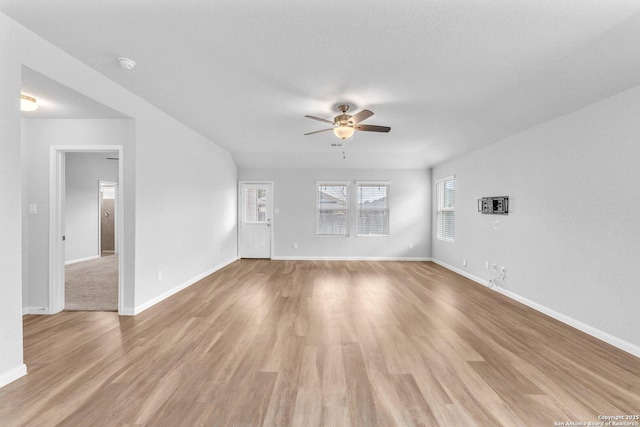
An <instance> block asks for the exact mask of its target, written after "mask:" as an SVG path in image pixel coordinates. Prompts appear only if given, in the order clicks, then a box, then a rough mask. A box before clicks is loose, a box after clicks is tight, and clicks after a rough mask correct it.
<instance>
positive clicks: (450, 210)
mask: <svg viewBox="0 0 640 427" xmlns="http://www.w3.org/2000/svg"><path fill="white" fill-rule="evenodd" d="M455 179H456V176H455V175H449V176H445V177H443V178H438V179H437V180H436V192H435V193H436V238H437V239H438V240H441V241H443V242H455V237H454V238H453V239H452V238H448V237H441V236H440V233H439V232H438V228H439V226H438V225H439V224H438V222H439V218H438V217H439V213H440V212H455V211H456V208H455V206H454V207H453V208H444V207H443V208H442V209H440V203H439V202H440V200H438V186H439V185H440V183H441V182H445V181H450V180H454V181H455ZM454 218H455V216H454ZM454 221H455V219H454Z"/></svg>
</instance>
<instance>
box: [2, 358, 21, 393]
mask: <svg viewBox="0 0 640 427" xmlns="http://www.w3.org/2000/svg"><path fill="white" fill-rule="evenodd" d="M25 375H27V365H25V364H24V363H23V364H22V365H20V366H16V367H15V368H13V369H9V370H8V371H7V372H3V373H1V374H0V388H2V387H4V386H6V385H7V384H9V383H11V382H14V381H15V380H17V379H18V378H20V377H22V376H25Z"/></svg>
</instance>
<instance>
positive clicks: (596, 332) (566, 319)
mask: <svg viewBox="0 0 640 427" xmlns="http://www.w3.org/2000/svg"><path fill="white" fill-rule="evenodd" d="M433 262H434V263H436V264H438V265H441V266H442V267H444V268H446V269H448V270H451V271H453V272H454V273H458V274H459V275H461V276H464V277H466V278H467V279H470V280H473V281H474V282H476V283H479V284H481V285H484V286H489V281H487V280H484V279H481V278H479V277H477V276H474V275H472V274H469V273H467V272H466V271H464V270H460V269H459V268H456V267H453V266H451V265H449V264H447V263H444V262H442V261H439V260H436V259H434V260H433ZM490 289H492V290H494V291H496V292H499V293H501V294H502V295H504V296H507V297H509V298H511V299H512V300H515V301H518V302H519V303H522V304H524V305H526V306H527V307H530V308H533V309H534V310H536V311H539V312H540V313H543V314H546V315H547V316H549V317H552V318H554V319H556V320H559V321H560V322H562V323H564V324H567V325H569V326H571V327H573V328H576V329H578V330H580V331H582V332H584V333H586V334H589V335H591V336H592V337H595V338H598V339H599V340H602V341H604V342H606V343H608V344H611V345H612V346H614V347H617V348H619V349H620V350H623V351H626V352H627V353H630V354H632V355H634V356H636V357H640V346H637V345H635V344H631V343H630V342H627V341H625V340H623V339H620V338H618V337H616V336H613V335H611V334H609V333H607V332H604V331H601V330H600V329H597V328H594V327H593V326H591V325H588V324H586V323H584V322H581V321H579V320H576V319H574V318H573V317H570V316H567V315H565V314H562V313H559V312H557V311H555V310H553V309H551V308H549V307H545V306H544V305H542V304H538V303H537V302H535V301H531V300H530V299H527V298H525V297H522V296H520V295H518V294H516V293H515V292H512V291H510V290H507V289H504V288H501V287H500V286H494V287H492V288H490Z"/></svg>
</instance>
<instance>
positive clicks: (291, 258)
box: [271, 256, 432, 261]
mask: <svg viewBox="0 0 640 427" xmlns="http://www.w3.org/2000/svg"><path fill="white" fill-rule="evenodd" d="M271 259H272V260H274V261H432V259H431V258H429V257H352V256H345V257H336V256H274V257H271Z"/></svg>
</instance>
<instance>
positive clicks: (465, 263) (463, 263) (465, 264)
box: [462, 259, 467, 267]
mask: <svg viewBox="0 0 640 427" xmlns="http://www.w3.org/2000/svg"><path fill="white" fill-rule="evenodd" d="M462 265H463V266H464V267H466V266H467V260H466V259H463V260H462Z"/></svg>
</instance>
